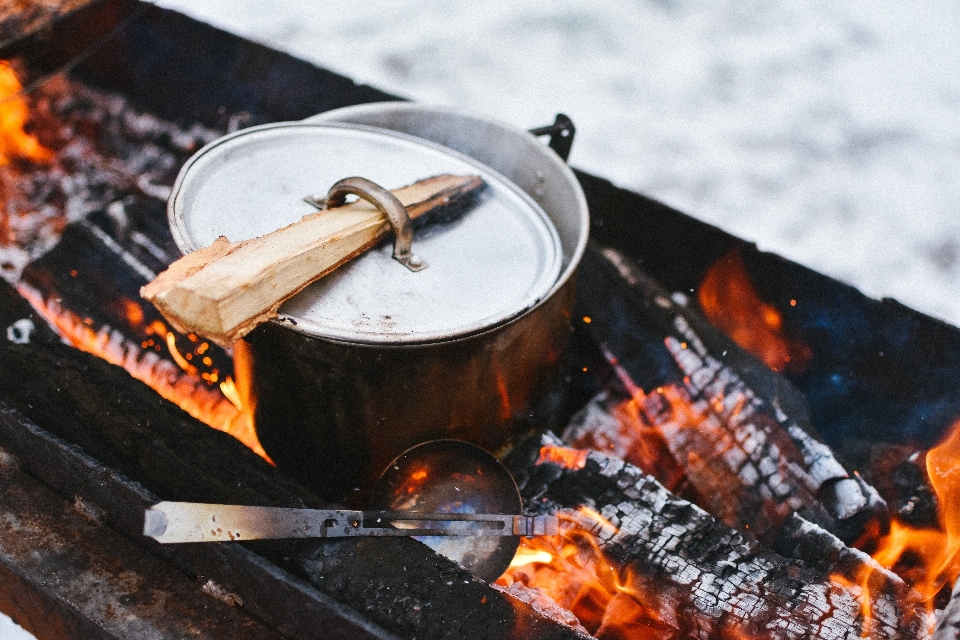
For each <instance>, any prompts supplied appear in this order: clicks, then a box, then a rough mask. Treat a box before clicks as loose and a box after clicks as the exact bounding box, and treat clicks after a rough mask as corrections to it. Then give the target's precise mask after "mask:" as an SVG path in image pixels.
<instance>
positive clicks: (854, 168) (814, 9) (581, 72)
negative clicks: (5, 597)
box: [0, 0, 960, 640]
mask: <svg viewBox="0 0 960 640" xmlns="http://www.w3.org/2000/svg"><path fill="white" fill-rule="evenodd" d="M160 4H161V5H163V6H166V7H170V8H175V9H178V10H181V11H183V12H185V13H188V14H190V15H192V16H194V17H197V18H199V19H201V20H205V21H207V22H211V23H213V24H215V25H217V26H220V27H222V28H225V29H227V30H229V31H233V32H235V33H239V34H241V35H244V36H246V37H249V38H252V39H255V40H259V41H262V42H265V43H267V44H269V45H271V46H274V47H276V48H279V49H283V50H286V51H289V52H291V53H293V54H295V55H297V56H299V57H302V58H305V59H308V60H311V61H313V62H316V63H317V64H319V65H321V66H325V67H327V68H330V69H333V70H335V71H339V72H341V73H343V74H345V75H347V76H350V77H352V78H354V79H355V80H358V81H361V82H366V83H368V84H372V85H375V86H377V87H380V88H382V89H385V90H387V91H390V92H393V93H396V94H400V95H404V96H406V97H410V98H413V99H416V100H420V101H424V102H430V103H435V104H448V105H454V106H458V107H461V108H466V109H470V110H473V111H475V112H478V113H481V114H486V115H488V116H491V117H494V118H497V119H500V120H504V121H507V122H510V123H513V124H515V125H518V126H522V127H530V126H536V125H540V124H546V123H547V122H549V121H552V117H553V114H554V113H555V112H557V111H562V112H565V113H567V114H568V115H570V116H571V117H572V118H573V120H574V122H575V123H576V125H577V128H578V132H577V139H576V142H575V143H574V147H573V153H572V155H571V158H570V161H571V163H572V164H574V165H576V166H578V167H580V168H583V169H585V170H587V171H590V172H592V173H595V174H598V175H601V176H604V177H607V178H609V179H611V180H613V181H614V182H616V183H618V184H620V185H622V186H625V187H629V188H631V189H634V190H636V191H640V192H642V193H645V194H647V195H650V196H653V197H655V198H657V199H659V200H661V201H664V202H666V203H668V204H670V205H673V206H675V207H677V208H679V209H681V210H683V211H685V212H687V213H690V214H692V215H694V216H696V217H698V218H701V219H703V220H705V221H707V222H710V223H713V224H716V225H718V226H720V227H722V228H724V229H726V230H728V231H731V232H732V233H735V234H737V235H739V236H741V237H743V238H747V239H750V240H754V241H756V242H757V243H758V244H759V245H760V247H761V248H762V249H767V250H771V251H775V252H777V253H780V254H782V255H784V256H786V257H789V258H791V259H793V260H796V261H797V262H800V263H802V264H805V265H807V266H810V267H812V268H814V269H817V270H819V271H822V272H824V273H827V274H829V275H832V276H834V277H836V278H839V279H841V280H844V281H846V282H849V283H851V284H854V285H856V286H857V287H859V288H860V289H861V290H863V291H864V292H865V293H867V294H868V295H871V296H874V297H881V296H887V297H894V298H897V299H898V300H900V301H901V302H903V303H904V304H907V305H909V306H911V307H914V308H916V309H919V310H921V311H924V312H926V313H929V314H931V315H934V316H938V317H940V318H943V319H945V320H948V321H949V322H952V323H953V324H955V325H960V215H958V214H960V38H957V35H956V34H957V33H958V27H960V4H958V3H956V2H955V1H954V0H908V1H904V0H880V1H878V2H871V3H836V2H829V1H827V0H807V1H805V2H787V1H785V0H746V1H744V0H714V1H713V2H709V3H704V2H694V1H693V0H689V1H687V0H634V1H633V2H623V1H622V0H620V1H615V0H594V1H593V2H590V3H587V2H582V1H576V0H552V1H551V2H538V1H536V0H514V1H513V2H506V1H505V0H472V1H471V2H455V1H453V0H417V1H416V2H413V1H410V0H402V1H397V0H393V1H387V0H366V1H365V2H362V3H360V2H355V1H354V0H325V1H324V2H317V1H315V0H285V1H284V2H277V1H276V0H230V1H228V0H161V2H160ZM5 624H6V622H5V621H4V620H3V619H2V618H0V638H4V639H5V640H6V639H7V638H10V639H11V640H13V639H15V638H19V637H25V638H27V637H30V636H28V635H26V634H23V635H22V636H17V635H14V632H13V631H12V630H11V629H8V628H7V627H5V626H4V625H5Z"/></svg>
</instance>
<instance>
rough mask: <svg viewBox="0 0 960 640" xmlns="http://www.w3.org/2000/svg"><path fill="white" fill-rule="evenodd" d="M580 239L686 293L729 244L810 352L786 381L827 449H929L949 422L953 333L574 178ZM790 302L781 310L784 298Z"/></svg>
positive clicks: (955, 374)
mask: <svg viewBox="0 0 960 640" xmlns="http://www.w3.org/2000/svg"><path fill="white" fill-rule="evenodd" d="M577 176H578V178H579V180H580V184H581V185H582V186H583V188H584V192H585V194H586V196H587V203H588V205H589V207H590V216H591V230H590V236H591V238H593V239H594V241H596V242H598V243H599V244H602V245H604V246H609V247H612V248H614V249H617V250H619V251H622V252H624V253H625V254H627V255H628V256H629V257H630V258H631V259H632V260H634V261H636V262H638V263H640V264H642V265H643V268H644V269H645V270H646V271H647V272H648V273H649V274H650V275H651V276H652V277H653V278H655V279H656V280H657V281H658V282H660V283H661V284H662V285H663V286H664V287H666V288H667V289H668V290H669V291H682V292H684V293H686V294H689V296H690V297H691V298H695V297H696V290H697V288H698V287H699V286H700V283H701V281H702V280H703V277H704V275H705V274H706V272H707V270H708V269H709V268H710V267H711V266H712V265H713V264H714V263H715V262H716V261H717V260H718V259H719V258H721V257H722V256H723V255H725V254H727V253H728V252H729V251H731V250H732V249H734V248H738V249H739V250H740V251H741V252H742V255H743V257H744V261H745V263H746V267H747V272H748V273H749V275H750V279H751V282H752V283H753V284H754V285H755V287H756V288H757V290H758V293H759V295H760V297H761V299H762V300H763V301H764V302H766V303H769V304H771V305H773V306H775V307H776V309H777V310H778V311H779V312H780V313H781V315H782V316H783V322H784V326H785V327H788V328H789V329H790V331H791V333H792V334H793V335H794V336H795V337H796V338H797V339H798V340H800V341H802V342H803V343H804V344H806V345H807V346H808V347H810V350H811V352H812V354H813V357H812V358H811V360H810V362H809V365H808V367H807V369H806V370H805V371H803V372H798V373H795V374H788V377H789V378H790V379H791V381H792V382H794V383H795V384H796V385H797V386H798V387H799V388H800V390H801V391H802V392H803V393H804V394H805V395H806V396H807V397H808V398H809V400H810V406H811V419H812V422H813V423H814V424H816V425H817V427H818V429H819V431H820V433H821V434H822V435H823V437H824V439H825V441H826V442H827V444H830V445H831V446H833V447H834V448H837V447H838V446H839V445H841V444H842V443H843V442H844V441H845V440H848V439H860V440H864V441H873V442H877V441H886V442H903V441H915V442H917V443H918V444H919V445H920V446H923V447H930V446H932V445H933V444H935V443H936V442H937V441H938V440H939V439H940V438H941V437H942V436H943V435H944V434H945V432H946V430H947V429H948V428H949V427H950V426H951V425H952V424H953V423H954V422H955V421H956V417H957V416H958V415H960V397H958V396H957V394H956V393H955V392H954V390H955V389H956V387H957V381H958V380H960V330H958V328H957V327H953V326H950V325H948V324H946V323H944V322H942V321H940V320H937V319H934V318H930V317H929V316H925V315H923V314H920V313H917V312H916V311H913V310H911V309H908V308H907V307H904V306H903V305H901V304H899V303H897V302H896V301H895V300H890V299H883V300H879V301H878V300H873V299H870V298H868V297H866V296H864V295H863V294H862V293H861V292H860V291H858V290H856V289H855V288H853V287H851V286H849V285H846V284H844V283H841V282H839V281H837V280H834V279H832V278H829V277H827V276H825V275H823V274H821V273H817V272H816V271H813V270H812V269H809V268H807V267H803V266H801V265H798V264H796V263H795V262H791V261H789V260H786V259H784V258H782V257H780V256H777V255H775V254H773V253H767V252H762V251H758V250H757V248H756V246H755V245H753V244H750V243H747V242H744V241H743V240H740V239H738V238H736V237H735V236H733V235H731V234H729V233H727V232H725V231H722V230H721V229H719V228H717V227H714V226H711V225H708V224H704V223H703V222H700V221H698V220H696V219H695V218H693V217H691V216H689V215H686V214H684V213H681V212H679V211H677V210H676V209H673V208H671V207H668V206H666V205H664V204H662V203H660V202H657V201H655V200H653V199H651V198H648V197H645V196H643V195H641V194H638V193H634V192H631V191H628V190H626V189H622V188H619V187H616V186H615V185H613V184H612V183H610V182H609V181H607V180H604V179H602V178H597V177H595V176H591V175H588V174H585V173H582V172H578V174H577ZM791 301H793V303H791Z"/></svg>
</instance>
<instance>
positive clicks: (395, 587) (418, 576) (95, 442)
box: [0, 343, 578, 638]
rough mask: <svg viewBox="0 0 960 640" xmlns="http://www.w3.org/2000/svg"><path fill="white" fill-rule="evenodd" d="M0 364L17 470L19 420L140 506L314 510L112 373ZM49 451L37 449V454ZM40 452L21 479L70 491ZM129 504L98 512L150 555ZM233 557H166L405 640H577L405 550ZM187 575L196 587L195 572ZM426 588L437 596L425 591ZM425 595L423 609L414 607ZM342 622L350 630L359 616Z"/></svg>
mask: <svg viewBox="0 0 960 640" xmlns="http://www.w3.org/2000/svg"><path fill="white" fill-rule="evenodd" d="M0 362H2V363H3V366H2V367H0V401H2V402H3V403H5V404H6V405H7V406H8V407H10V408H11V409H13V410H14V411H12V412H11V411H10V409H7V410H6V413H4V414H3V417H4V419H3V420H0V427H2V428H0V436H2V437H0V446H4V447H8V448H9V449H10V450H11V451H14V452H15V453H17V455H18V456H20V458H21V460H24V459H25V458H27V456H24V455H23V454H22V453H21V449H22V447H23V440H22V439H20V438H19V436H18V435H17V434H20V435H22V430H23V426H22V425H19V426H17V424H16V422H17V421H16V420H13V419H12V417H15V416H19V415H22V416H23V417H24V418H27V419H29V421H32V422H33V423H36V425H38V426H39V427H41V428H42V429H44V430H48V431H50V432H51V433H53V434H55V435H57V436H59V437H60V438H63V440H65V441H66V442H67V443H69V444H70V445H76V446H79V447H80V448H82V450H83V451H84V452H86V454H89V455H92V456H94V457H95V458H96V459H97V460H99V461H100V462H101V463H105V464H108V465H109V466H110V467H113V468H115V469H117V470H119V471H120V472H122V473H123V474H125V475H126V476H127V477H128V478H131V479H133V480H135V481H137V482H139V483H140V484H142V485H143V487H145V488H146V490H147V491H148V492H149V493H148V495H151V496H156V497H157V498H158V499H167V500H183V501H198V502H224V503H233V504H261V505H277V506H311V505H315V506H318V505H320V504H321V501H320V500H319V499H318V498H317V497H316V496H313V495H312V494H310V493H309V492H308V491H306V490H304V489H302V488H301V487H299V486H298V485H296V484H294V483H293V482H292V481H290V480H288V479H286V478H285V477H284V476H282V475H281V474H279V473H278V472H277V471H276V470H275V469H274V468H273V467H271V466H270V465H268V464H267V463H266V462H265V461H263V460H262V459H261V458H260V457H258V456H256V455H255V454H254V453H252V452H251V451H250V450H249V449H247V448H246V447H243V446H242V445H241V444H240V443H238V442H237V441H236V440H234V439H233V438H231V437H229V436H227V435H225V434H223V433H220V432H218V431H215V430H213V429H210V428H209V427H207V426H206V425H203V424H201V423H199V422H198V421H196V420H194V419H192V418H190V416H188V415H187V414H185V413H184V412H182V411H181V410H180V409H178V408H177V407H176V406H174V405H172V404H171V403H169V402H167V401H165V400H163V399H161V398H160V397H158V396H157V395H156V394H155V393H154V392H153V391H152V390H150V389H149V388H148V387H146V386H144V385H142V384H140V383H139V382H137V381H135V380H133V379H132V378H130V377H129V375H128V374H127V373H126V372H125V371H123V370H122V369H120V368H118V367H113V366H111V365H109V364H107V363H105V362H104V361H102V360H99V359H97V358H94V357H92V356H89V355H87V354H84V353H81V352H78V351H76V350H74V349H71V348H69V347H67V346H65V345H62V344H58V343H52V344H47V343H31V344H26V345H15V344H4V345H3V346H2V347H0ZM18 442H19V443H20V445H21V446H19V447H18V446H16V445H17V443H18ZM50 446H52V445H49V444H48V445H46V447H47V450H49V447H50ZM54 451H57V453H58V455H59V454H63V453H64V452H65V451H69V447H68V446H67V445H63V447H62V449H61V450H57V448H56V447H55V446H54ZM40 452H42V449H38V450H37V455H38V458H37V460H36V463H35V464H34V465H33V466H31V467H29V468H28V467H27V463H26V462H24V468H25V469H27V468H28V470H29V471H30V472H31V473H33V474H37V475H40V476H45V478H50V477H51V476H53V477H52V478H50V480H49V482H48V483H51V482H59V483H60V487H61V488H62V489H65V490H66V491H73V489H72V488H71V483H75V482H76V481H75V479H73V478H72V476H71V475H70V474H69V472H68V469H69V468H68V467H65V466H64V465H63V464H62V463H58V464H57V465H51V466H44V463H43V460H44V457H43V456H41V455H40ZM46 459H47V460H49V458H46ZM61 474H66V475H61ZM100 477H101V479H103V478H104V476H103V475H101V476H100ZM45 481H47V480H46V479H45ZM92 484H93V487H92V488H91V489H92V490H91V493H92V495H91V500H92V501H93V499H97V500H99V502H100V503H101V504H102V503H104V502H107V503H109V502H110V500H109V499H107V498H105V494H110V491H111V489H110V487H111V486H112V485H111V484H109V483H108V484H107V485H106V486H104V485H103V484H102V483H92ZM143 499H144V498H143V497H142V496H141V497H140V498H139V500H143ZM137 502H138V500H133V502H132V504H134V505H136V504H137ZM94 504H98V503H97V502H95V501H94ZM130 504H131V499H129V498H124V499H120V498H117V499H116V500H115V502H113V503H112V505H113V507H114V508H113V509H107V508H105V507H101V508H103V509H104V511H105V512H106V513H107V517H108V519H109V521H110V522H111V523H112V524H116V526H118V527H122V528H123V530H124V532H125V533H127V534H128V535H129V536H130V537H131V538H132V539H135V540H136V541H137V542H139V543H141V544H147V545H148V546H149V548H151V549H154V550H155V551H156V546H157V545H154V544H152V541H149V540H147V539H146V538H143V537H142V536H141V535H139V533H140V531H139V530H131V529H133V528H134V527H135V526H136V527H140V526H142V520H138V519H139V518H140V517H141V515H142V511H137V512H135V513H131V512H130V506H129V505H130ZM124 505H125V506H124ZM141 508H142V507H141ZM231 549H233V547H223V546H221V545H215V546H211V548H210V549H209V550H206V551H204V550H197V549H192V550H191V549H189V548H184V549H182V550H181V549H172V550H170V551H169V552H167V553H169V557H170V558H171V559H172V560H173V561H175V562H178V565H179V563H181V562H183V563H184V564H183V565H182V566H181V569H184V570H188V571H189V570H191V567H190V562H189V560H190V559H192V558H194V557H195V555H194V554H198V553H199V554H206V553H209V554H212V556H213V557H212V558H211V557H208V559H207V560H206V561H205V562H206V565H215V564H216V563H217V560H216V558H226V560H224V561H223V562H224V564H225V565H227V567H228V568H229V569H228V570H226V573H227V576H225V577H224V578H223V580H222V583H223V584H224V586H226V587H227V588H228V589H232V588H233V585H234V584H240V586H244V585H246V586H247V587H249V588H251V589H253V588H254V587H255V584H253V583H255V580H252V579H250V578H249V577H248V576H251V575H254V576H255V575H257V573H256V572H255V569H256V566H257V565H258V564H259V565H264V564H266V565H267V566H269V563H267V562H266V561H265V560H263V559H262V558H261V559H259V560H258V559H257V556H258V555H259V556H262V557H264V558H268V559H269V560H270V561H272V562H274V563H275V564H277V565H278V566H282V567H283V568H285V569H286V570H288V571H290V572H292V573H294V574H297V575H300V576H303V577H304V578H305V579H306V580H308V581H309V582H311V583H313V584H314V585H315V586H316V587H317V588H318V589H319V591H320V592H321V595H323V596H324V597H332V598H333V600H334V601H335V602H333V603H331V604H334V605H337V603H341V604H339V605H337V606H343V605H346V606H347V607H349V609H352V611H353V612H359V613H360V614H362V615H363V616H364V617H366V618H367V619H369V620H371V621H372V622H373V623H374V624H376V625H380V626H381V627H382V628H383V629H386V630H388V631H390V632H393V633H399V634H401V635H404V636H417V637H428V636H429V637H463V634H468V635H471V636H474V635H475V636H477V637H500V636H502V637H518V636H520V637H531V638H553V637H556V638H562V637H570V638H573V637H578V634H577V633H576V632H575V631H573V630H572V629H569V628H568V627H565V626H562V625H558V624H556V623H554V622H551V621H548V620H546V619H545V618H542V617H541V616H539V615H537V614H536V613H534V612H533V611H532V610H530V609H529V607H527V606H526V605H523V604H522V603H520V602H519V601H515V600H514V599H512V598H511V597H510V596H508V595H505V594H503V593H502V592H500V591H497V590H495V589H493V588H491V587H489V586H487V585H485V584H483V583H482V582H479V581H478V580H476V579H475V578H473V576H472V575H471V574H469V573H468V572H467V571H466V570H464V569H462V568H460V567H458V566H457V565H455V564H453V563H452V562H450V561H449V560H446V559H445V558H442V557H440V556H437V555H436V554H434V553H433V552H432V551H431V550H430V549H429V548H427V547H426V546H424V545H421V544H420V543H418V542H417V541H415V540H412V539H409V540H408V539H401V540H390V539H371V540H360V541H357V540H348V541H329V542H326V541H310V542H306V543H303V544H300V545H297V544H291V543H287V542H281V541H278V542H275V543H260V544H252V543H250V544H249V545H248V546H247V547H239V546H238V547H237V549H246V551H249V550H254V551H255V553H256V555H251V556H249V557H246V558H238V557H237V556H236V555H232V554H233V553H235V552H233V551H231ZM157 552H159V551H157ZM178 557H179V560H178ZM405 568H406V569H405ZM192 570H193V571H194V574H193V575H197V569H196V567H193V569H192ZM274 570H275V571H279V569H274ZM261 572H262V566H261ZM245 577H246V578H247V579H246V580H243V579H241V578H245ZM231 579H232V580H233V582H231ZM447 582H451V584H450V585H448V584H447ZM454 585H456V587H454ZM427 586H431V587H436V588H431V589H430V590H429V591H427V590H426V589H427ZM428 593H429V599H430V604H429V606H423V604H422V603H423V602H425V599H426V598H427V594H428ZM324 594H325V595H324ZM241 597H242V596H241ZM249 601H250V600H248V599H246V598H245V602H249ZM418 606H419V607H420V608H419V610H418V609H417V608H416V607H418ZM287 608H288V607H284V609H287ZM314 608H317V605H316V604H314ZM260 614H261V615H263V616H266V617H267V619H269V616H272V615H275V613H273V612H270V611H268V610H262V611H260ZM326 615H327V616H329V617H328V618H327V619H326V622H325V626H326V627H327V628H329V629H331V631H330V634H331V636H330V637H335V636H336V635H341V636H343V637H355V636H357V635H361V634H362V627H358V626H357V624H356V622H350V623H348V622H343V621H342V620H343V617H342V616H340V614H337V613H336V612H335V611H331V609H330V607H329V605H328V606H327V611H326ZM351 615H352V616H353V620H354V621H355V620H356V619H357V613H352V614H351ZM349 618H350V616H347V619H348V620H349ZM322 619H323V617H322V616H321V620H322ZM331 620H332V622H331ZM448 624H450V625H451V626H450V627H448V626H447V625H448ZM338 626H342V627H343V628H341V629H338ZM358 629H359V630H358ZM450 629H452V630H450ZM367 633H368V634H369V632H367ZM304 637H305V636H304Z"/></svg>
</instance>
